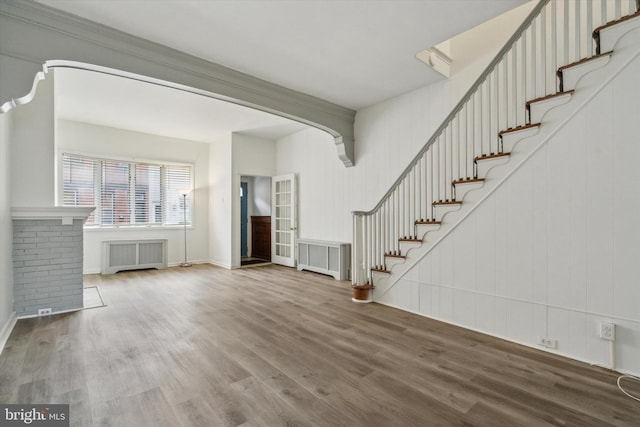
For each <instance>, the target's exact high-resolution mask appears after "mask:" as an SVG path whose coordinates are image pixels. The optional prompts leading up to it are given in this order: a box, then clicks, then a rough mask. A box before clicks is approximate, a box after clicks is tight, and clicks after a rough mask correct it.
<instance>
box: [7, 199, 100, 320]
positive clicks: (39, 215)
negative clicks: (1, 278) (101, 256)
mask: <svg viewBox="0 0 640 427" xmlns="http://www.w3.org/2000/svg"><path fill="white" fill-rule="evenodd" d="M91 210H92V208H89V209H87V208H66V207H65V208H61V207H56V208H13V209H12V219H13V283H14V284H13V286H14V307H13V308H14V310H15V312H16V315H17V316H18V317H31V316H35V315H38V310H39V309H43V308H50V309H51V311H52V312H53V313H59V312H65V311H72V310H77V309H81V308H82V305H83V298H82V295H83V289H82V288H83V281H82V259H83V224H84V222H85V220H86V218H87V217H88V215H89V213H90V212H91Z"/></svg>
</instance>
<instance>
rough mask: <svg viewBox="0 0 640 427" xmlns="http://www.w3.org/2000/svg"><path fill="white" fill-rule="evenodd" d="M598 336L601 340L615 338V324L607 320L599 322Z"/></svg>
mask: <svg viewBox="0 0 640 427" xmlns="http://www.w3.org/2000/svg"><path fill="white" fill-rule="evenodd" d="M600 338H602V339H603V340H609V341H615V340H616V325H615V324H614V323H609V322H600Z"/></svg>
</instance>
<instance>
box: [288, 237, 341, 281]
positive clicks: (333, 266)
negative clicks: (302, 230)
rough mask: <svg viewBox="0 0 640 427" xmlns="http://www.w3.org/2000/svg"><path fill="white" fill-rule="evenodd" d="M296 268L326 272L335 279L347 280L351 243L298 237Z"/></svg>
mask: <svg viewBox="0 0 640 427" xmlns="http://www.w3.org/2000/svg"><path fill="white" fill-rule="evenodd" d="M296 244H297V245H298V270H309V271H315V272H316V273H322V274H328V275H330V276H333V277H334V278H335V279H336V280H349V276H350V267H351V245H350V244H349V243H340V242H327V241H323V240H311V239H298V240H297V242H296Z"/></svg>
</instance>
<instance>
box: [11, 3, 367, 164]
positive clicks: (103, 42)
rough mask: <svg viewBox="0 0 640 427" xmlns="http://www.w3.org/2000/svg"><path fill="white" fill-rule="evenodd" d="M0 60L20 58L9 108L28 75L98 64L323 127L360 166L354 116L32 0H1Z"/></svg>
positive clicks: (19, 99) (20, 98)
mask: <svg viewBox="0 0 640 427" xmlns="http://www.w3.org/2000/svg"><path fill="white" fill-rule="evenodd" d="M0 56H5V57H7V58H12V59H14V60H15V61H13V62H14V63H15V65H13V66H12V67H13V68H12V70H11V71H12V72H11V73H6V75H5V76H3V77H2V79H3V81H2V85H0V87H1V88H2V91H0V105H3V107H2V108H3V109H9V108H12V107H13V106H15V105H18V104H20V103H24V100H25V99H24V95H25V94H28V93H31V92H32V90H33V86H34V83H33V80H32V79H31V80H27V79H26V76H36V75H38V76H39V77H38V78H41V74H39V73H42V72H43V67H45V68H44V70H45V71H46V65H45V64H47V63H48V61H55V62H56V63H57V64H58V65H56V66H61V65H60V62H59V61H62V62H64V63H66V66H69V65H70V64H75V65H74V66H75V67H76V68H85V67H86V66H87V64H92V66H97V67H104V69H111V70H119V71H118V72H119V73H121V74H122V75H123V76H124V75H135V76H146V77H147V78H148V79H149V80H150V81H151V80H155V81H161V82H165V83H167V84H168V82H171V84H175V85H176V86H181V87H183V88H188V89H189V90H192V91H195V92H197V93H200V94H206V95H207V96H211V97H214V98H216V99H220V100H223V101H227V102H232V103H235V104H238V105H243V106H246V107H249V108H254V109H257V110H261V111H265V112H268V113H272V114H276V115H278V116H281V117H285V118H288V119H291V120H295V121H298V122H301V123H304V124H307V125H309V126H312V127H315V128H318V129H321V130H323V131H325V132H327V133H329V134H330V135H331V136H333V138H334V141H335V144H336V146H337V152H338V156H339V157H340V159H341V160H342V162H343V163H344V165H345V166H347V167H350V166H353V165H354V164H355V159H354V152H355V151H354V146H353V144H354V121H355V115H356V112H355V111H353V110H351V109H349V108H346V107H342V106H339V105H336V104H333V103H330V102H328V101H325V100H322V99H320V98H316V97H313V96H310V95H307V94H304V93H301V92H297V91H294V90H292V89H288V88H286V87H283V86H280V85H276V84H274V83H270V82H267V81H265V80H262V79H258V78H256V77H253V76H250V75H248V74H244V73H241V72H239V71H235V70H232V69H230V68H227V67H224V66H222V65H219V64H216V63H213V62H209V61H205V60H203V59H200V58H197V57H195V56H191V55H188V54H186V53H184V52H180V51H178V50H175V49H171V48H169V47H166V46H162V45H160V44H157V43H153V42H150V41H148V40H144V39H142V38H139V37H135V36H132V35H130V34H127V33H124V32H121V31H117V30H115V29H112V28H110V27H107V26H104V25H101V24H98V23H95V22H92V21H89V20H87V19H83V18H80V17H77V16H74V15H71V14H68V13H65V12H62V11H59V10H56V9H53V8H51V7H48V6H45V5H43V4H39V3H36V2H34V1H31V0H0ZM15 67H17V68H18V69H14V68H15ZM27 86H28V87H27ZM2 112H4V111H2Z"/></svg>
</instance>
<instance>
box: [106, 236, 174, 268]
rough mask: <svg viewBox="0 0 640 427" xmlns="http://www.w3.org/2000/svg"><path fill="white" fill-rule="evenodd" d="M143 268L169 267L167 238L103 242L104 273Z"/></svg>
mask: <svg viewBox="0 0 640 427" xmlns="http://www.w3.org/2000/svg"><path fill="white" fill-rule="evenodd" d="M143 268H158V269H163V268H167V239H155V240H107V241H105V242H103V248H102V274H113V273H117V272H118V271H123V270H140V269H143Z"/></svg>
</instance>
